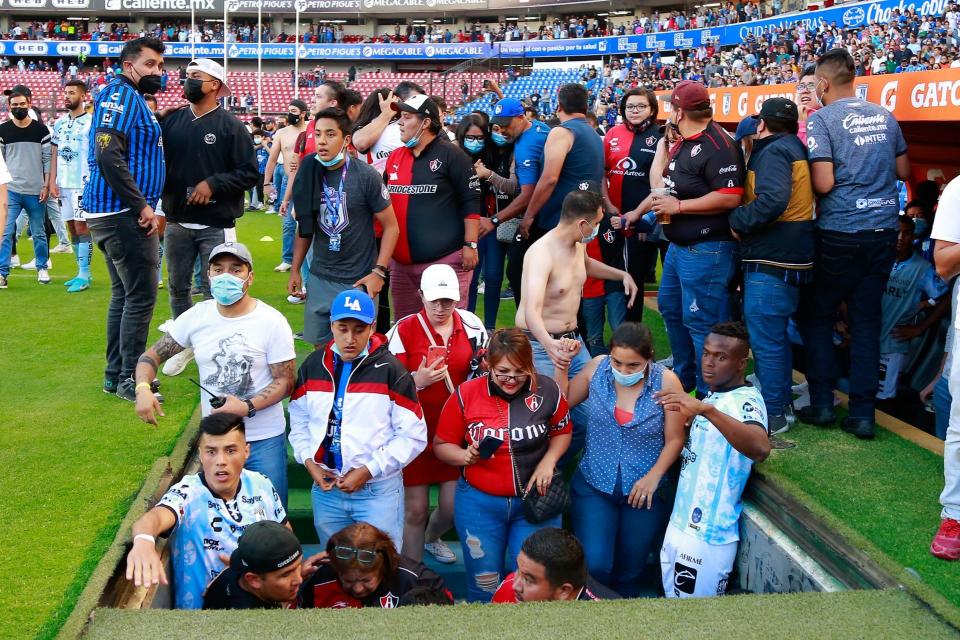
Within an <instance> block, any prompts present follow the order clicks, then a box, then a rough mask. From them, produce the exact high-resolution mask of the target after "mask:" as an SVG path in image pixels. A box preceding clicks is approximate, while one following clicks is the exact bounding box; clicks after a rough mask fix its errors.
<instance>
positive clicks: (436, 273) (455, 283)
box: [420, 264, 460, 302]
mask: <svg viewBox="0 0 960 640" xmlns="http://www.w3.org/2000/svg"><path fill="white" fill-rule="evenodd" d="M420 291H422V292H423V299H424V300H426V301H427V302H433V301H434V300H442V299H446V300H454V301H456V302H460V281H459V280H457V272H456V271H454V270H453V267H451V266H450V265H448V264H432V265H430V266H429V267H427V268H426V270H425V271H424V272H423V275H422V276H420Z"/></svg>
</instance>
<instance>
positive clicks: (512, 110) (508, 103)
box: [490, 98, 523, 127]
mask: <svg viewBox="0 0 960 640" xmlns="http://www.w3.org/2000/svg"><path fill="white" fill-rule="evenodd" d="M522 115H523V103H522V102H520V101H519V100H517V99H516V98H504V99H503V100H501V101H500V102H498V103H497V104H496V105H494V107H493V117H492V118H491V119H490V121H491V122H493V124H495V125H497V126H500V127H505V126H507V125H509V124H510V121H511V120H513V119H514V118H516V117H517V116H522Z"/></svg>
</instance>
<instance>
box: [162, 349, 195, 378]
mask: <svg viewBox="0 0 960 640" xmlns="http://www.w3.org/2000/svg"><path fill="white" fill-rule="evenodd" d="M191 360H193V349H192V348H191V347H187V348H186V349H184V350H183V351H181V352H180V353H178V354H177V355H175V356H173V357H172V358H170V359H169V360H167V361H166V362H164V363H163V375H165V376H178V375H180V374H181V373H183V370H184V369H186V368H187V365H188V364H190V361H191Z"/></svg>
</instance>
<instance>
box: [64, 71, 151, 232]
mask: <svg viewBox="0 0 960 640" xmlns="http://www.w3.org/2000/svg"><path fill="white" fill-rule="evenodd" d="M115 135H119V136H123V138H124V139H125V140H126V147H127V167H128V168H129V170H130V174H131V175H132V176H133V181H134V183H135V184H136V185H137V188H138V189H139V190H140V193H141V194H142V195H143V198H144V199H145V200H146V201H147V204H148V205H150V206H151V207H154V208H156V206H157V201H158V200H159V199H160V194H161V193H162V192H163V182H164V179H165V177H166V164H165V160H164V158H163V136H162V135H161V132H160V123H159V122H157V118H156V117H155V116H154V115H153V113H152V112H151V111H150V108H149V107H148V106H147V103H146V102H144V100H143V96H141V95H140V93H139V92H138V91H137V90H136V88H135V87H134V86H133V83H132V82H130V80H128V79H127V78H126V77H124V76H117V77H116V78H115V79H114V80H111V81H110V82H108V83H107V84H105V85H103V88H101V89H100V93H98V94H97V97H96V98H95V99H94V101H93V121H92V122H91V125H90V141H89V149H90V153H89V158H88V164H89V165H90V178H89V179H88V180H87V184H86V187H85V188H84V190H83V210H84V211H86V212H87V213H93V214H96V213H117V212H120V211H126V210H127V209H129V208H130V204H129V203H125V202H123V201H122V200H120V198H119V196H117V194H116V193H114V191H113V189H111V188H110V185H108V184H107V181H106V180H105V179H104V177H103V174H102V173H101V172H100V167H98V166H97V154H96V146H95V145H102V146H104V147H105V146H107V144H109V143H110V137H111V136H115ZM136 213H138V214H139V213H140V212H139V211H138V212H136Z"/></svg>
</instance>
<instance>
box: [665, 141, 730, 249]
mask: <svg viewBox="0 0 960 640" xmlns="http://www.w3.org/2000/svg"><path fill="white" fill-rule="evenodd" d="M663 184H664V186H665V187H668V188H670V189H673V190H674V191H676V196H677V198H679V199H680V200H693V199H695V198H700V197H702V196H705V195H707V194H708V193H713V192H714V191H716V192H717V193H726V194H734V195H740V196H742V195H743V184H744V165H743V153H742V152H741V151H740V146H739V145H738V144H737V143H735V142H734V141H733V138H731V137H730V134H728V133H727V132H726V130H724V129H723V127H721V126H720V125H718V124H717V123H716V122H710V124H709V125H708V126H707V128H706V129H704V130H703V131H702V132H700V133H698V134H696V135H693V136H690V137H689V138H684V139H683V141H681V142H678V143H675V144H674V145H673V146H672V147H671V148H670V160H669V163H668V164H667V170H666V173H665V174H664V176H663ZM731 209H732V207H731ZM729 216H730V211H729V210H728V211H718V212H717V213H714V214H709V215H700V214H691V215H687V214H675V215H673V216H671V220H670V224H667V225H663V232H664V234H665V235H666V236H667V239H669V240H670V242H675V243H677V244H680V245H691V244H695V243H697V242H705V241H707V240H732V239H733V236H731V235H730V224H729V222H728V220H727V219H728V217H729Z"/></svg>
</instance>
